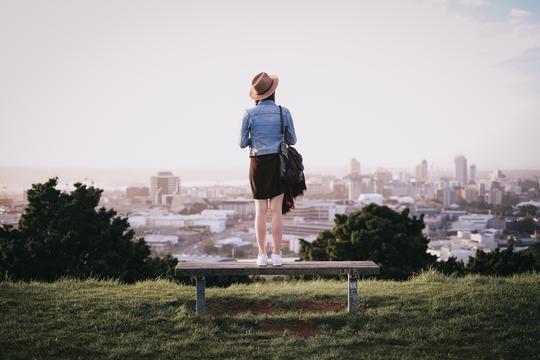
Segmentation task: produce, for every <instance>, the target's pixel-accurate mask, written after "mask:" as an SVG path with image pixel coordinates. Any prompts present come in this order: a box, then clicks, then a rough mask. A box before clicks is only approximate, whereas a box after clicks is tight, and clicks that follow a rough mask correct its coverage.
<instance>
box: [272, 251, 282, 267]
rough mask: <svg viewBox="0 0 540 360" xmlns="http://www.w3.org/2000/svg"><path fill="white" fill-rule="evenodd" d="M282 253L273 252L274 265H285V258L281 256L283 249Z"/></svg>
mask: <svg viewBox="0 0 540 360" xmlns="http://www.w3.org/2000/svg"><path fill="white" fill-rule="evenodd" d="M279 253H280V254H279V255H277V254H274V253H272V266H281V265H283V258H282V257H281V251H280V252H279Z"/></svg>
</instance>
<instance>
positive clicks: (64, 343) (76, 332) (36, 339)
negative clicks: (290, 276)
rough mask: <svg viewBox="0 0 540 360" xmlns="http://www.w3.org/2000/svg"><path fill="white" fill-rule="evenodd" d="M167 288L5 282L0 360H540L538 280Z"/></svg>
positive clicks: (428, 276)
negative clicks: (356, 302)
mask: <svg viewBox="0 0 540 360" xmlns="http://www.w3.org/2000/svg"><path fill="white" fill-rule="evenodd" d="M206 294H207V306H208V311H209V312H210V314H209V315H206V316H204V317H198V316H196V315H195V314H194V307H195V300H194V299H195V288H194V287H193V286H183V285H176V284H174V283H172V282H167V281H145V282H140V283H137V284H134V285H124V284H119V283H117V282H114V281H98V280H88V281H75V280H62V281H57V282H55V283H39V282H33V283H13V282H2V283H0V358H1V359H30V358H36V359H61V358H83V359H95V358H130V359H138V358H147V359H157V358H171V359H173V358H175V359H195V358H197V359H204V358H220V359H237V358H238V359H248V358H252V359H271V358H296V359H308V358H309V359H359V358H370V359H379V358H410V359H417V358H456V359H463V358H486V359H493V358H505V359H506V358H515V359H532V358H540V274H532V275H531V274H528V275H520V276H514V277H508V278H498V277H485V276H467V277H465V278H451V277H446V276H443V275H440V274H438V273H436V272H426V273H423V274H421V275H419V276H416V277H414V278H412V279H411V280H409V281H406V282H393V281H375V280H371V281H361V282H360V283H359V294H360V298H361V303H360V310H359V315H358V316H356V317H351V316H350V315H348V314H347V313H346V309H345V307H346V296H347V284H346V281H343V282H342V281H335V280H316V281H305V282H303V281H298V282H297V281H286V282H275V281H268V282H265V283H254V284H248V285H233V286H231V287H228V288H208V289H207V290H206Z"/></svg>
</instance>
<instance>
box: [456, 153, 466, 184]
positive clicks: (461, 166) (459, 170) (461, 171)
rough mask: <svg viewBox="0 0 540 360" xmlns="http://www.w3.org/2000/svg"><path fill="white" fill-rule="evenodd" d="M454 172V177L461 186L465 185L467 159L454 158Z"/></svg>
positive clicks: (463, 157)
mask: <svg viewBox="0 0 540 360" xmlns="http://www.w3.org/2000/svg"><path fill="white" fill-rule="evenodd" d="M454 162H455V171H454V177H455V179H456V180H457V181H459V182H460V183H462V184H463V185H465V184H467V158H466V157H465V156H463V155H459V156H456V157H455V158H454Z"/></svg>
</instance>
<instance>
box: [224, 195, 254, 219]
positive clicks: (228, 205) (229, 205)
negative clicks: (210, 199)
mask: <svg viewBox="0 0 540 360" xmlns="http://www.w3.org/2000/svg"><path fill="white" fill-rule="evenodd" d="M216 206H217V208H218V209H222V210H235V211H236V213H237V214H238V216H240V217H249V216H250V215H253V214H254V213H255V203H254V202H253V200H248V199H236V200H234V199H232V200H221V201H219V202H217V204H216Z"/></svg>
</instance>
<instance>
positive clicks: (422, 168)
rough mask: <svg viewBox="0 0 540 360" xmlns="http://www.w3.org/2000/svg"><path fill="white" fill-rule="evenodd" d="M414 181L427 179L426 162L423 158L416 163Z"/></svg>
mask: <svg viewBox="0 0 540 360" xmlns="http://www.w3.org/2000/svg"><path fill="white" fill-rule="evenodd" d="M416 181H422V182H427V181H428V163H427V161H426V160H425V159H424V160H422V162H421V163H420V164H418V165H416Z"/></svg>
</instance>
